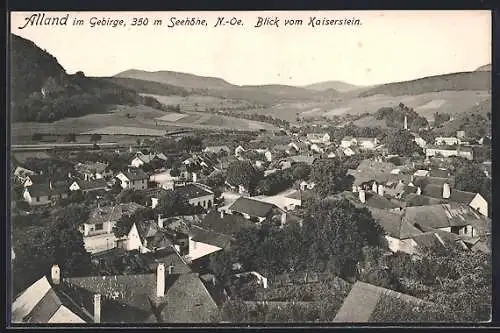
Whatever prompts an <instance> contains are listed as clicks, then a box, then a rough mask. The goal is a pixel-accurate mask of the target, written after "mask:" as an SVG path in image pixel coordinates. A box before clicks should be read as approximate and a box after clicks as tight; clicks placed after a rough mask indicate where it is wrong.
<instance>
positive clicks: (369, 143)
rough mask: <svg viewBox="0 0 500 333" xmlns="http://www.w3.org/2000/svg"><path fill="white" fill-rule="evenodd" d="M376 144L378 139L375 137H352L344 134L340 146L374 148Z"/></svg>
mask: <svg viewBox="0 0 500 333" xmlns="http://www.w3.org/2000/svg"><path fill="white" fill-rule="evenodd" d="M377 145H378V140H377V138H354V137H352V136H346V137H344V138H343V139H342V140H341V142H340V146H341V147H342V148H350V147H353V146H354V147H355V146H357V147H359V148H361V149H368V150H371V149H375V148H376V147H377Z"/></svg>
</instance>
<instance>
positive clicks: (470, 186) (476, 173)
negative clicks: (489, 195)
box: [455, 161, 487, 193]
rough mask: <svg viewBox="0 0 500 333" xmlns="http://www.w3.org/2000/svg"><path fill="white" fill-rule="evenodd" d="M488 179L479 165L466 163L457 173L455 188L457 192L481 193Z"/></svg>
mask: <svg viewBox="0 0 500 333" xmlns="http://www.w3.org/2000/svg"><path fill="white" fill-rule="evenodd" d="M486 181H487V177H486V175H485V174H484V172H483V171H481V168H480V166H479V165H477V164H476V163H474V162H470V161H467V162H466V161H464V162H463V163H462V165H461V166H459V167H458V168H457V169H456V171H455V187H456V189H457V190H461V191H467V192H475V193H480V192H482V189H483V188H484V187H483V186H484V185H483V184H484V183H485V182H486Z"/></svg>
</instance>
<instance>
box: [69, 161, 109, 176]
mask: <svg viewBox="0 0 500 333" xmlns="http://www.w3.org/2000/svg"><path fill="white" fill-rule="evenodd" d="M107 167H108V166H107V165H106V164H104V163H101V162H85V163H78V164H77V165H75V170H76V171H78V172H81V173H88V174H91V173H95V172H97V173H102V172H104V171H105V170H106V168H107Z"/></svg>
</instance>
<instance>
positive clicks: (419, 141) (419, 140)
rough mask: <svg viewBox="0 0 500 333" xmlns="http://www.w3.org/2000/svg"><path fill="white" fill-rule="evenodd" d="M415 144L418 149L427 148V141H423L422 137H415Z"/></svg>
mask: <svg viewBox="0 0 500 333" xmlns="http://www.w3.org/2000/svg"><path fill="white" fill-rule="evenodd" d="M413 141H415V143H416V144H417V145H418V146H419V147H420V148H425V146H427V141H425V140H424V139H423V138H422V137H420V136H419V135H415V138H414V139H413Z"/></svg>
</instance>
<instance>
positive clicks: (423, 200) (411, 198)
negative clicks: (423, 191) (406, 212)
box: [406, 193, 444, 206]
mask: <svg viewBox="0 0 500 333" xmlns="http://www.w3.org/2000/svg"><path fill="white" fill-rule="evenodd" d="M441 203H444V202H443V200H442V199H438V198H433V197H429V196H426V195H417V194H414V193H412V194H409V195H407V196H406V205H407V206H428V205H439V204H441Z"/></svg>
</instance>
